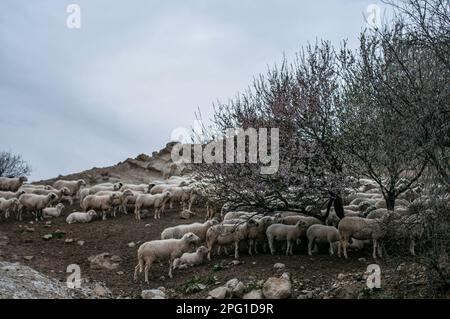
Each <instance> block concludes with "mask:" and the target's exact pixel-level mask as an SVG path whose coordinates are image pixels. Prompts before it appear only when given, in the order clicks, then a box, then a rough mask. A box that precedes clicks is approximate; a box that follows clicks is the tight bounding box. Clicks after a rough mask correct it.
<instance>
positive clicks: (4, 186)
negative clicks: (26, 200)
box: [0, 176, 28, 192]
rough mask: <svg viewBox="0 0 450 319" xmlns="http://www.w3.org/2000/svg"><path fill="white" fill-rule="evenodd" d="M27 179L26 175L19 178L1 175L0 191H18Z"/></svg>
mask: <svg viewBox="0 0 450 319" xmlns="http://www.w3.org/2000/svg"><path fill="white" fill-rule="evenodd" d="M26 181H28V179H27V178H26V177H25V176H21V177H17V178H9V177H0V191H4V192H17V191H18V190H19V188H20V187H21V186H22V184H23V183H25V182H26Z"/></svg>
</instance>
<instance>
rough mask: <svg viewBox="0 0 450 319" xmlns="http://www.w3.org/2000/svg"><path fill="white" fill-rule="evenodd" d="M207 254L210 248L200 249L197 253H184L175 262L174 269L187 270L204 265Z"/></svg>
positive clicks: (203, 247) (202, 247) (201, 247)
mask: <svg viewBox="0 0 450 319" xmlns="http://www.w3.org/2000/svg"><path fill="white" fill-rule="evenodd" d="M207 254H208V248H206V247H205V246H200V247H198V248H197V250H196V251H195V253H184V254H183V255H182V256H181V257H180V258H176V259H175V260H174V261H173V269H177V268H178V269H186V268H188V267H193V266H197V265H200V264H202V263H203V260H204V259H205V257H206V255H207Z"/></svg>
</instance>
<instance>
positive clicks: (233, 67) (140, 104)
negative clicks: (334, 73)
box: [0, 0, 383, 180]
mask: <svg viewBox="0 0 450 319" xmlns="http://www.w3.org/2000/svg"><path fill="white" fill-rule="evenodd" d="M71 3H76V4H78V5H79V6H80V8H81V28H80V29H69V28H67V26H66V20H67V17H68V16H69V14H68V13H66V8H67V6H68V5H69V4H71ZM371 3H377V1H370V0H369V1H363V0H321V1H304V0H282V1H280V0H277V1H275V0H273V1H261V0H239V1H238V0H202V1H200V0H198V1H197V0H189V1H181V0H180V1H168V0H164V1H163V0H161V1H149V0H130V1H109V0H104V1H102V0H86V1H81V0H78V1H75V0H72V1H55V0H39V1H31V0H19V1H18V0H6V1H5V0H2V1H1V4H0V110H1V114H0V150H11V151H13V152H15V153H19V154H22V155H23V156H24V158H25V159H27V160H28V161H29V162H30V163H31V165H32V167H33V173H32V175H31V179H32V180H37V179H42V178H50V177H54V176H56V175H58V174H68V173H73V172H78V171H81V170H85V169H89V168H91V167H94V166H96V167H102V166H108V165H112V164H115V163H117V162H119V161H122V160H124V159H126V158H127V157H135V156H136V155H138V154H139V153H147V154H151V153H152V151H154V150H158V149H160V148H161V147H163V146H164V145H165V144H166V142H168V141H169V139H170V135H171V132H172V131H173V130H174V129H175V128H177V127H190V126H191V125H192V124H193V121H194V120H195V116H194V112H195V111H196V109H197V108H200V110H201V111H202V113H203V115H204V117H206V118H207V117H208V116H209V115H210V114H211V105H212V103H213V102H215V101H217V100H220V101H226V100H227V99H228V98H230V97H233V96H235V95H236V93H237V92H239V91H242V90H245V89H246V87H247V86H248V85H249V84H250V83H251V81H252V78H253V77H254V76H255V75H257V74H258V73H260V72H264V71H265V70H266V68H267V66H272V65H274V64H276V63H279V62H280V61H281V60H282V58H283V54H285V55H286V56H287V57H288V58H292V57H293V56H294V54H295V52H296V51H298V50H299V49H300V48H301V46H303V45H305V44H306V43H307V42H308V41H310V42H311V41H312V42H314V41H315V40H316V39H321V38H322V39H326V40H330V41H332V42H333V43H334V44H339V42H340V41H341V40H342V39H348V41H349V44H350V45H351V46H356V45H357V36H358V32H359V31H360V30H362V28H364V27H366V22H365V18H364V14H365V12H366V9H367V6H368V5H369V4H371ZM380 6H381V7H382V8H383V6H382V5H380Z"/></svg>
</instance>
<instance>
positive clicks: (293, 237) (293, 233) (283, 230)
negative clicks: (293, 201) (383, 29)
mask: <svg viewBox="0 0 450 319" xmlns="http://www.w3.org/2000/svg"><path fill="white" fill-rule="evenodd" d="M304 228H305V224H304V223H303V221H302V220H299V221H298V222H297V223H296V224H295V225H285V224H272V225H270V226H269V227H268V228H267V230H266V236H267V240H268V241H269V248H270V253H271V254H272V255H273V254H275V248H274V241H275V240H277V241H286V244H287V247H286V255H292V249H293V247H294V242H297V243H299V241H300V235H301V233H302V231H304Z"/></svg>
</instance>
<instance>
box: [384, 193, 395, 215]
mask: <svg viewBox="0 0 450 319" xmlns="http://www.w3.org/2000/svg"><path fill="white" fill-rule="evenodd" d="M385 200H386V208H387V209H388V210H392V211H393V210H394V207H395V194H394V193H393V192H388V193H387V196H386V198H385Z"/></svg>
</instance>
